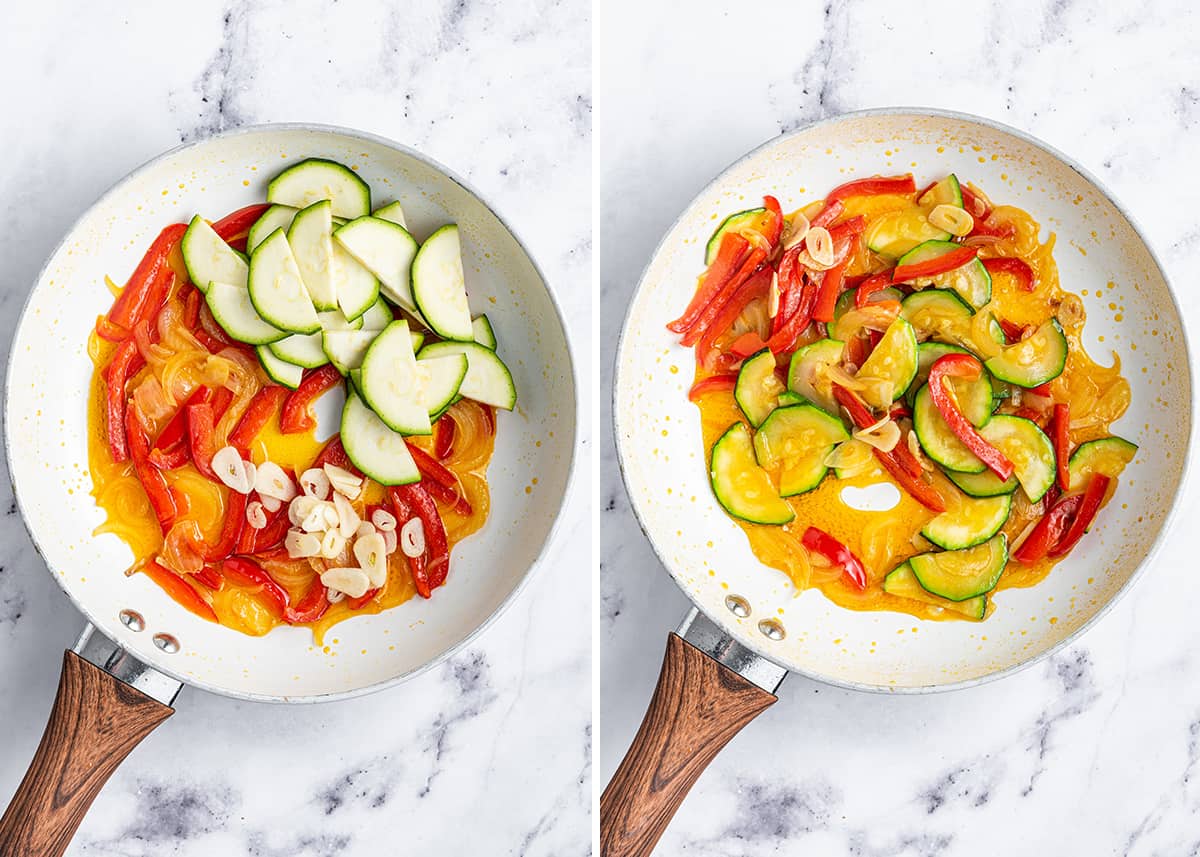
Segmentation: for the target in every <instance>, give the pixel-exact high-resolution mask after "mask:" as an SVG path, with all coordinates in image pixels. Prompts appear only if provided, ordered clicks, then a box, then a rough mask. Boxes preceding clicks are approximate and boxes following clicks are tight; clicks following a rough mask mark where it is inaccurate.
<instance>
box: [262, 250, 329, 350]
mask: <svg viewBox="0 0 1200 857" xmlns="http://www.w3.org/2000/svg"><path fill="white" fill-rule="evenodd" d="M247 284H248V286H249V292H250V300H251V301H253V302H254V309H255V310H257V311H258V314H259V315H260V316H262V317H263V319H265V320H266V321H268V322H270V323H271V324H273V325H275V326H276V327H278V328H279V329H280V330H287V331H291V332H292V333H316V332H317V331H318V330H320V329H321V320H320V319H319V318H317V310H316V308H315V307H313V303H312V300H311V299H310V298H309V296H308V290H307V289H305V288H304V281H303V280H302V279H301V278H300V268H299V267H297V265H296V259H295V257H294V256H293V255H292V248H291V247H290V246H289V245H288V241H287V236H286V235H284V234H283V230H282V229H277V230H275V231H274V232H272V233H271V234H270V235H269V236H267V238H266V240H264V241H263V243H261V244H259V245H258V247H257V248H256V249H255V251H254V254H253V255H252V256H251V257H250V273H249V277H248V279H247Z"/></svg>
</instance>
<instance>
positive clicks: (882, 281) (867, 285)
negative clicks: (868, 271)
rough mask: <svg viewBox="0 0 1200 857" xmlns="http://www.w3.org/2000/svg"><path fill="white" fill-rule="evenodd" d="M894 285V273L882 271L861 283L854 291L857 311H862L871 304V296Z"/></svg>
mask: <svg viewBox="0 0 1200 857" xmlns="http://www.w3.org/2000/svg"><path fill="white" fill-rule="evenodd" d="M891 284H892V271H882V272H880V273H878V274H872V275H871V276H869V277H867V278H866V279H865V280H863V281H862V282H861V283H859V284H858V288H857V289H855V291H854V306H855V308H857V309H862V308H863V307H865V306H867V305H868V304H869V303H870V302H871V295H873V294H875V293H876V292H882V291H883V290H884V289H886V288H888V287H889V286H890V285H891Z"/></svg>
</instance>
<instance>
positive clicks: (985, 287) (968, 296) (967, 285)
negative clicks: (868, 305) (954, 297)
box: [896, 241, 992, 309]
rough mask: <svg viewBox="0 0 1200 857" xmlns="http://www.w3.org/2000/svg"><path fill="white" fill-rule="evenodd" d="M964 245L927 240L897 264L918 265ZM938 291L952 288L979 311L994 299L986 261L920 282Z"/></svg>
mask: <svg viewBox="0 0 1200 857" xmlns="http://www.w3.org/2000/svg"><path fill="white" fill-rule="evenodd" d="M961 249H962V245H961V244H956V243H955V242H953V241H926V242H924V243H923V244H920V245H918V246H917V247H914V248H913V249H912V250H910V251H908V252H907V253H905V254H904V255H903V256H902V257H901V258H900V260H899V261H898V262H897V263H896V265H897V267H898V266H900V265H915V264H917V263H918V262H927V261H929V260H930V259H937V258H938V257H940V256H944V255H946V254H947V253H950V252H953V251H955V250H961ZM918 283H920V284H922V285H925V284H929V285H932V286H934V287H935V288H939V289H953V290H954V291H955V292H957V293H958V295H959V296H961V297H962V299H963V300H965V301H966V302H967V303H969V304H970V305H971V306H973V307H975V308H976V309H978V308H979V307H981V306H984V305H985V304H986V303H987V302H988V301H990V300H991V299H992V277H991V275H990V274H989V273H988V272H987V268H985V267H983V262H981V261H979V260H978V259H972V260H971V261H970V262H968V263H967V264H965V265H962V266H961V267H958V268H955V269H954V270H953V271H947V272H946V273H944V274H938V275H936V276H933V277H926V278H923V279H921V280H919V281H918Z"/></svg>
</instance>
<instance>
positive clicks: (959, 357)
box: [929, 354, 1013, 479]
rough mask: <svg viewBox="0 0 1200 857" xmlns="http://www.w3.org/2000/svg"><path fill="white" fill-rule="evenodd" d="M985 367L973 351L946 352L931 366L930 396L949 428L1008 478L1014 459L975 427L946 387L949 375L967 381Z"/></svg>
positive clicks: (989, 464) (977, 375)
mask: <svg viewBox="0 0 1200 857" xmlns="http://www.w3.org/2000/svg"><path fill="white" fill-rule="evenodd" d="M982 371H983V367H981V366H980V364H979V361H978V360H977V359H976V358H975V357H973V356H972V355H970V354H946V355H943V356H942V357H939V358H938V359H937V360H935V361H934V362H933V365H932V366H931V367H929V397H930V398H931V399H933V404H934V406H935V407H936V408H937V409H938V412H939V413H940V414H941V415H942V419H944V420H945V421H946V425H948V426H949V427H950V431H952V432H954V434H955V436H956V437H957V438H958V439H959V440H961V441H962V442H963V445H964V446H966V447H967V449H969V450H971V452H973V453H974V454H975V456H976V457H977V458H978V459H979V460H980V461H982V462H983V463H984V464H986V465H987V467H988V470H990V471H992V472H993V473H995V474H996V475H997V476H998V477H999V478H1000V479H1008V477H1010V476H1012V474H1013V463H1012V461H1010V460H1009V458H1008V456H1007V455H1005V454H1004V453H1003V452H1001V451H1000V450H998V449H996V447H994V446H992V445H991V444H990V443H988V442H987V441H986V440H984V439H983V437H982V436H981V435H980V434H979V432H977V431H976V430H975V426H973V425H971V421H970V420H968V419H967V418H966V417H965V416H963V412H962V411H961V410H959V408H958V403H957V402H955V401H954V398H953V397H952V396H951V395H950V392H949V391H948V390H947V389H946V384H945V380H946V379H947V378H966V379H967V380H968V381H973V380H975V379H977V378H978V377H979V375H980V373H981V372H982Z"/></svg>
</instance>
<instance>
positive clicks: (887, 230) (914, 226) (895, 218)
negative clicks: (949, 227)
mask: <svg viewBox="0 0 1200 857" xmlns="http://www.w3.org/2000/svg"><path fill="white" fill-rule="evenodd" d="M932 208H933V207H932V206H929V207H926V208H920V209H912V208H906V209H904V210H903V211H890V212H888V213H887V214H884V215H882V216H881V217H879V218H877V219H876V220H875V222H874V223H872V224H871V228H870V229H869V230H867V246H868V247H869V248H871V249H872V250H874V251H875V252H876V253H878V254H880V255H881V256H888V257H890V258H892V259H899V258H900V257H901V256H903V255H904V254H905V253H907V252H908V251H909V250H911V249H913V248H914V247H916V246H917V245H918V244H921V243H923V242H925V241H946V240H948V239H949V238H950V233H949V232H946V231H945V230H943V229H938V228H937V227H936V226H934V225H933V224H932V223H930V222H929V212H930V211H931V210H932Z"/></svg>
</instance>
